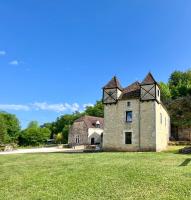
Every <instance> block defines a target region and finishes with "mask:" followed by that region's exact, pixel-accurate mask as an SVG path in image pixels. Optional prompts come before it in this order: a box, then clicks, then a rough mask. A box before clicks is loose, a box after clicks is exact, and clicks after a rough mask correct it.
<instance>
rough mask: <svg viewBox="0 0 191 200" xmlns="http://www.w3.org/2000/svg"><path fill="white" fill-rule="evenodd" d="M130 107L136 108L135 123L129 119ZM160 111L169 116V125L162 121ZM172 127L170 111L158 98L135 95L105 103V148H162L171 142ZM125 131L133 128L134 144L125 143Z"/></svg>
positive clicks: (116, 149) (158, 149) (143, 149)
mask: <svg viewBox="0 0 191 200" xmlns="http://www.w3.org/2000/svg"><path fill="white" fill-rule="evenodd" d="M127 102H130V104H131V106H130V107H129V106H127ZM126 111H132V112H133V118H132V122H131V123H129V122H126V120H125V117H126ZM160 113H162V116H163V117H164V120H165V118H166V126H165V124H164V126H163V125H160ZM164 123H165V121H164ZM169 127H170V118H169V116H168V113H167V112H166V110H165V109H164V108H163V106H162V105H161V104H158V103H157V102H156V101H142V102H140V101H139V99H132V100H120V101H118V103H117V104H111V105H105V106H104V133H103V150H105V151H107V150H115V151H161V150H163V149H165V148H166V146H167V143H168V138H169ZM125 132H132V144H125Z"/></svg>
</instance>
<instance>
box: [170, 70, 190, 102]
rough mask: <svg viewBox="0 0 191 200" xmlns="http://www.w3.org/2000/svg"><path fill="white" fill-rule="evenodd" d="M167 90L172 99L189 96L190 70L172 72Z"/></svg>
mask: <svg viewBox="0 0 191 200" xmlns="http://www.w3.org/2000/svg"><path fill="white" fill-rule="evenodd" d="M169 88H170V91H171V96H172V98H173V99H176V98H178V97H183V96H187V95H191V70H187V71H185V72H181V71H174V72H173V73H172V74H171V76H170V78H169Z"/></svg>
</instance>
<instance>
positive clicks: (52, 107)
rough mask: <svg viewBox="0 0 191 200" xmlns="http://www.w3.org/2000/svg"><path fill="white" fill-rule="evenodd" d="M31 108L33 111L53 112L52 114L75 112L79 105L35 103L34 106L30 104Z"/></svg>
mask: <svg viewBox="0 0 191 200" xmlns="http://www.w3.org/2000/svg"><path fill="white" fill-rule="evenodd" d="M31 106H32V107H33V108H34V109H35V110H47V111H54V112H65V111H71V112H74V111H77V110H79V105H78V104H77V103H74V104H71V105H70V104H68V103H64V104H61V103H60V104H48V103H46V102H36V103H34V104H31Z"/></svg>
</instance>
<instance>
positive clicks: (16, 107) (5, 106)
mask: <svg viewBox="0 0 191 200" xmlns="http://www.w3.org/2000/svg"><path fill="white" fill-rule="evenodd" d="M0 110H22V111H29V110H30V107H29V106H28V105H20V104H0Z"/></svg>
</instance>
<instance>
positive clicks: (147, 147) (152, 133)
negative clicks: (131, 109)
mask: <svg viewBox="0 0 191 200" xmlns="http://www.w3.org/2000/svg"><path fill="white" fill-rule="evenodd" d="M140 116H141V117H140V150H141V151H156V129H155V120H156V119H155V101H143V102H140Z"/></svg>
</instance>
